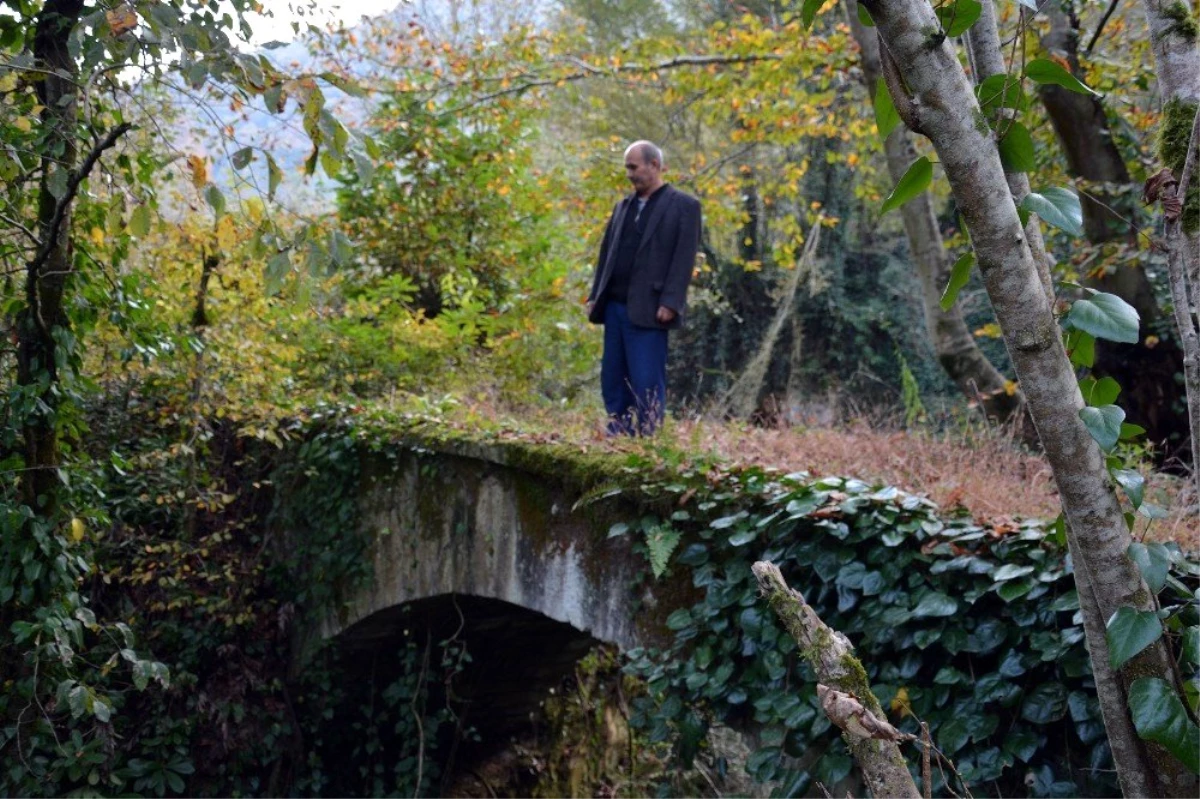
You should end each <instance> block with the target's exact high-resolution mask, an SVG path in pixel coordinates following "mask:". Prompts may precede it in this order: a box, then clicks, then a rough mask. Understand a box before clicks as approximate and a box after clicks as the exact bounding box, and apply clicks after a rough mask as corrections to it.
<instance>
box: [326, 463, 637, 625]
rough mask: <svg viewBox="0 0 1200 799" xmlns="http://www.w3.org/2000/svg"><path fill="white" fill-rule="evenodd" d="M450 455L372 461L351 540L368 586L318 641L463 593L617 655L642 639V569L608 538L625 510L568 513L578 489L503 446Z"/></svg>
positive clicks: (623, 544)
mask: <svg viewBox="0 0 1200 799" xmlns="http://www.w3.org/2000/svg"><path fill="white" fill-rule="evenodd" d="M447 449H449V450H451V451H439V452H433V451H429V450H428V449H422V448H418V449H405V448H402V447H399V446H398V447H397V449H396V450H395V451H393V452H390V453H388V457H382V456H380V457H378V458H377V459H375V460H374V461H373V462H372V463H370V464H368V468H367V469H366V473H367V475H368V477H367V478H366V481H365V482H366V484H365V485H364V487H363V488H364V490H363V494H362V496H361V500H360V501H361V503H362V505H361V507H362V514H361V517H362V526H363V529H362V530H361V531H359V532H360V533H361V534H368V535H371V536H372V537H373V541H374V543H373V545H372V547H371V552H372V555H371V557H372V560H373V564H374V579H373V581H372V582H371V585H370V586H368V587H366V588H363V589H361V590H359V591H357V592H356V593H354V594H353V595H351V596H350V597H348V601H347V602H346V603H345V604H344V606H343V607H342V609H341V611H340V612H339V613H337V614H336V615H332V616H329V617H327V618H326V619H325V621H324V623H323V624H322V627H321V631H320V635H321V637H322V638H329V637H332V636H335V635H338V634H340V633H342V632H343V631H345V630H348V629H349V628H351V627H353V626H354V625H356V624H358V623H359V622H363V621H364V620H366V619H368V618H369V617H371V616H373V615H374V614H378V613H379V612H380V611H385V610H387V609H389V608H393V607H396V606H398V605H402V604H404V603H407V602H411V601H414V600H418V599H424V598H428V597H435V596H438V595H443V594H463V595H470V596H477V597H484V598H491V599H499V600H503V601H505V602H511V603H513V604H514V605H519V606H521V607H524V608H527V609H529V610H533V611H537V612H539V613H542V614H544V615H546V616H548V617H549V618H551V619H555V620H557V621H561V622H565V623H567V624H569V625H571V626H572V627H574V628H576V629H578V630H580V631H583V632H586V633H589V634H590V635H591V636H593V637H594V638H596V639H599V640H600V641H604V642H607V643H612V644H616V645H617V646H619V647H620V648H622V649H628V648H631V647H633V646H637V645H639V644H640V643H643V642H645V640H646V638H647V635H648V634H649V633H650V631H651V630H652V629H653V628H654V626H655V625H657V624H658V623H659V621H660V620H659V619H658V618H657V617H658V616H659V615H660V614H659V613H647V612H644V611H645V610H646V608H653V607H654V606H655V605H657V604H658V603H657V602H656V600H655V598H654V597H653V595H651V594H650V593H648V589H647V590H643V591H640V592H639V593H638V594H637V595H635V593H634V588H633V579H634V576H635V574H636V573H637V571H638V570H639V569H640V568H641V565H640V564H639V562H638V558H637V556H635V555H634V554H633V553H632V552H631V542H630V541H629V540H628V538H626V537H620V538H613V539H609V538H607V536H606V531H607V529H608V525H609V523H610V521H611V520H612V519H615V518H621V517H622V514H624V517H625V518H628V517H629V516H630V515H631V514H633V513H634V512H635V509H633V507H632V506H631V505H626V503H624V502H623V501H621V500H619V499H618V500H611V499H610V500H605V501H604V509H603V510H601V509H598V508H597V507H595V506H593V507H589V508H584V509H582V510H579V511H572V505H573V504H574V502H575V501H576V499H577V498H578V497H577V489H572V488H570V487H568V486H567V485H566V484H565V483H564V482H563V481H561V480H559V479H557V478H556V477H555V476H552V475H546V474H535V473H532V472H530V471H526V470H524V469H522V468H517V467H514V466H511V465H508V463H507V461H508V460H509V459H508V457H507V455H506V453H505V451H504V450H503V449H501V448H489V447H488V446H486V445H470V446H469V447H468V446H464V445H461V444H460V445H457V446H453V447H448V448H447ZM620 505H625V507H624V508H622V507H620ZM639 598H640V599H641V600H642V603H643V604H642V605H639V604H638V603H637V602H635V599H639ZM387 616H388V614H380V615H379V616H378V617H377V618H378V619H379V620H380V621H381V622H382V620H383V619H385V618H387ZM369 626H370V623H367V624H366V625H360V627H359V629H360V630H361V629H362V628H363V627H369ZM367 634H369V635H370V634H372V633H370V632H368V633H367Z"/></svg>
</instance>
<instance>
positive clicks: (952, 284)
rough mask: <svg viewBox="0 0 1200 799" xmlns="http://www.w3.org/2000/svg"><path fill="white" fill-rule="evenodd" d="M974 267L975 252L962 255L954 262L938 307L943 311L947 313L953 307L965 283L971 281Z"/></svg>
mask: <svg viewBox="0 0 1200 799" xmlns="http://www.w3.org/2000/svg"><path fill="white" fill-rule="evenodd" d="M974 265H975V251H974V250H972V251H971V252H968V253H964V254H962V255H960V256H959V257H958V260H957V261H955V262H954V268H953V269H951V270H950V280H949V281H948V282H947V283H946V289H945V291H943V292H942V299H941V301H940V303H939V304H940V305H941V308H942V310H943V311H949V310H950V309H951V308H953V307H954V303H955V302H956V301H957V300H958V292H960V291H962V290H963V287H964V286H966V285H967V281H968V280H970V279H971V267H973V266H974Z"/></svg>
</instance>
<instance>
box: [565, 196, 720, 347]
mask: <svg viewBox="0 0 1200 799" xmlns="http://www.w3.org/2000/svg"><path fill="white" fill-rule="evenodd" d="M662 191H663V195H662V196H661V197H659V198H657V199H656V200H655V201H654V208H653V209H652V210H651V212H650V218H649V219H647V220H646V229H645V232H643V233H642V238H641V243H640V244H639V245H638V250H637V255H636V256H634V261H633V275H632V276H631V277H630V280H629V297H628V301H627V305H628V309H629V321H631V322H632V323H633V324H635V325H637V326H638V327H654V328H660V329H669V328H674V327H679V326H680V325H682V324H683V312H684V310H685V309H686V308H687V288H688V284H689V283H690V282H691V280H692V270H693V269H694V268H695V264H696V251H697V250H698V249H699V247H700V201H699V200H697V199H696V198H695V197H692V196H691V195H689V194H684V193H683V192H681V191H679V190H678V189H676V188H675V187H674V186H670V185H668V186H667V187H665V188H664V189H663V190H662ZM634 198H635V195H634V194H633V193H630V194H629V196H627V197H625V198H624V199H623V200H621V201H620V202H619V203H617V206H616V208H614V209H613V212H612V216H610V217H609V218H608V227H607V228H606V229H605V231H604V241H603V242H602V243H601V244H600V257H599V258H598V259H597V261H596V275H595V277H594V279H593V280H592V291H591V293H590V294H589V295H588V302H591V303H594V305H593V306H592V312H591V313H590V314H589V315H588V319H589V320H590V321H592V322H594V323H596V324H602V323H603V322H604V301H605V297H604V292H605V289H607V288H608V281H609V279H610V278H611V277H612V271H613V266H614V263H613V262H614V260H615V256H616V253H617V250H618V247H617V243H618V239H619V237H620V235H621V231H622V230H623V229H624V225H625V214H626V213H633V211H631V209H632V208H633V207H635V205H636V200H635V199H634ZM660 305H665V306H666V307H668V308H670V309H671V310H672V311H675V313H676V316H675V318H674V319H672V320H671V322H670V323H669V324H665V325H664V324H660V323H659V322H658V320H657V319H656V318H655V315H656V314H657V313H658V306H660Z"/></svg>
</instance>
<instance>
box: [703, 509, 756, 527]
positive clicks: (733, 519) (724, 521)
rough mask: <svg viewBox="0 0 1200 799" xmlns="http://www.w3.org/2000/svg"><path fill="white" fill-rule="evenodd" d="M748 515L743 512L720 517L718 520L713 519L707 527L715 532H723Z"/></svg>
mask: <svg viewBox="0 0 1200 799" xmlns="http://www.w3.org/2000/svg"><path fill="white" fill-rule="evenodd" d="M749 515H750V514H748V513H746V511H744V510H743V511H739V512H737V513H735V514H733V515H732V516H722V517H721V518H720V519H714V520H713V522H712V523H711V524H709V527H712V528H713V529H715V530H724V529H725V528H727V527H733V526H734V525H735V524H737V523H738V522H740V521H741V520H742V519H744V518H746V517H747V516H749Z"/></svg>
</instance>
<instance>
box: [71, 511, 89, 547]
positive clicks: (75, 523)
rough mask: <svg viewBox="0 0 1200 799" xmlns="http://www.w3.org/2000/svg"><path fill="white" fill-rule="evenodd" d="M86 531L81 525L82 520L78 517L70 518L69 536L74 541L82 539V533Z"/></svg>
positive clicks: (77, 541)
mask: <svg viewBox="0 0 1200 799" xmlns="http://www.w3.org/2000/svg"><path fill="white" fill-rule="evenodd" d="M86 531H87V528H86V527H84V526H83V522H82V521H80V520H79V518H78V517H76V518H73V519H71V538H72V539H74V541H75V543H79V542H80V541H82V540H83V534H84V533H85V532H86Z"/></svg>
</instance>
